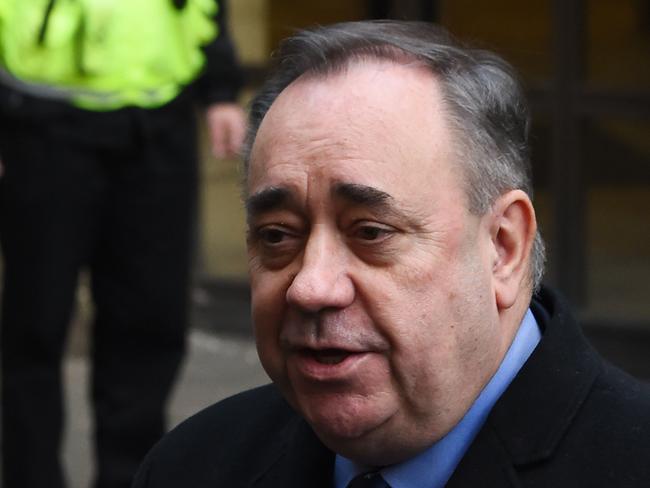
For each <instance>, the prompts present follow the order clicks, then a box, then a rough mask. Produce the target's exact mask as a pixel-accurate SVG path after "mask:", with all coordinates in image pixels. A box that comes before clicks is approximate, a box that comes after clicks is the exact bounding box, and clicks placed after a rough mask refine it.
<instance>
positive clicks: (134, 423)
mask: <svg viewBox="0 0 650 488" xmlns="http://www.w3.org/2000/svg"><path fill="white" fill-rule="evenodd" d="M225 7H226V6H225V5H224V2H223V1H221V0H220V1H218V2H216V1H214V0H114V1H110V2H106V1H100V0H90V1H84V2H70V1H55V0H3V2H2V3H1V4H0V159H1V160H2V167H3V175H2V178H1V179H0V243H1V245H2V253H3V256H4V271H3V274H4V275H3V279H4V284H3V286H4V288H3V297H2V323H1V334H2V336H1V344H2V345H1V353H2V443H3V445H2V461H3V481H4V484H3V486H4V487H5V488H15V487H21V488H30V487H38V488H43V487H49V488H59V487H62V486H64V475H63V472H62V467H61V463H60V447H61V435H62V419H63V405H62V401H63V398H62V384H61V363H62V354H63V351H64V346H65V341H66V335H67V330H68V325H69V322H70V317H71V313H72V310H73V304H74V301H75V300H74V298H75V289H76V286H77V279H78V275H79V271H80V269H82V268H84V267H87V268H88V269H89V270H90V274H91V290H92V296H93V301H94V306H95V319H94V327H93V329H92V346H91V352H92V402H93V406H94V421H95V443H96V458H97V475H96V482H95V486H96V487H97V488H118V487H126V486H129V484H130V480H131V478H132V476H133V474H134V472H135V469H136V467H137V465H138V464H139V462H140V461H141V459H142V457H143V455H144V454H145V453H146V451H147V450H148V449H149V448H150V447H151V446H152V445H153V444H154V443H155V441H156V440H157V439H158V438H159V437H160V436H161V435H162V434H163V431H164V406H165V402H166V399H167V397H168V394H169V392H170V388H171V386H172V384H173V381H174V378H175V376H176V373H177V370H178V367H179V363H180V361H181V359H182V357H183V352H184V338H185V331H186V318H187V317H186V312H187V309H188V282H189V277H190V262H191V259H190V255H191V244H192V239H191V234H192V226H193V222H194V217H193V210H194V209H195V197H196V191H197V159H198V151H197V132H196V125H197V121H196V107H197V106H201V107H202V108H203V109H204V110H205V115H206V119H207V125H208V130H209V133H210V139H211V144H212V149H213V153H214V155H215V156H217V157H224V156H232V155H234V154H235V153H237V152H238V151H239V149H240V145H241V142H242V139H243V137H244V132H245V119H244V115H243V112H242V110H241V108H240V107H239V106H238V105H237V104H236V103H235V99H236V96H237V93H238V90H239V88H240V87H241V84H242V76H241V72H240V69H239V67H238V65H237V62H236V57H235V53H234V50H233V46H232V44H231V41H230V40H229V36H228V31H227V27H226V22H225Z"/></svg>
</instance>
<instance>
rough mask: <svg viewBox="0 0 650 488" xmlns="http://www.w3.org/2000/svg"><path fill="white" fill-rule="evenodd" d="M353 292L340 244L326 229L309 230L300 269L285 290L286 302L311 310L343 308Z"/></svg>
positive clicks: (352, 298)
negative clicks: (310, 232)
mask: <svg viewBox="0 0 650 488" xmlns="http://www.w3.org/2000/svg"><path fill="white" fill-rule="evenodd" d="M354 293H355V291H354V284H353V282H352V280H351V278H350V276H349V269H348V262H347V257H346V252H345V249H344V246H343V244H342V243H339V242H337V240H336V238H335V237H334V236H328V235H327V231H321V232H318V231H316V232H312V235H311V236H310V238H309V240H308V241H307V244H306V247H305V250H304V254H303V259H302V262H301V266H300V269H299V270H298V273H297V274H296V276H295V277H294V278H293V280H292V282H291V285H290V286H289V289H288V290H287V294H286V299H287V303H288V304H289V305H292V306H294V307H297V308H299V309H301V310H302V311H305V312H311V313H313V312H319V311H321V310H323V309H327V308H345V307H347V306H348V305H350V304H351V303H352V302H353V301H354Z"/></svg>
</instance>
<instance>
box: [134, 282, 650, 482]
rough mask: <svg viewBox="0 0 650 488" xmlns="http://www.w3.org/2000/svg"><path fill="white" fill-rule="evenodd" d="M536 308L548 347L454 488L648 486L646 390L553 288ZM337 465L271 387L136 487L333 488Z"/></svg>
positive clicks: (543, 345)
mask: <svg viewBox="0 0 650 488" xmlns="http://www.w3.org/2000/svg"><path fill="white" fill-rule="evenodd" d="M531 308H532V310H533V313H534V315H535V317H536V319H537V321H538V323H539V324H540V327H541V328H542V329H543V330H542V332H543V336H542V340H541V342H540V344H539V345H538V347H537V349H536V350H535V351H534V352H533V354H532V355H531V357H530V358H529V360H528V361H527V362H526V364H525V365H524V367H523V368H522V369H521V370H520V372H519V374H518V375H517V376H516V378H515V379H514V380H513V382H512V383H511V385H510V386H509V387H508V389H507V390H506V392H505V393H504V394H503V395H502V397H501V398H500V399H499V400H498V401H497V403H496V404H495V406H494V407H493V409H492V411H491V412H490V415H489V416H488V419H487V421H486V423H485V425H484V426H483V428H482V429H481V431H480V432H479V434H478V435H477V437H476V439H475V440H474V442H473V443H472V445H471V446H470V448H469V450H468V451H467V453H466V454H465V456H464V457H463V459H462V460H461V462H460V464H459V465H458V467H457V468H456V471H455V472H454V474H453V476H452V478H451V480H450V481H449V483H448V485H447V486H449V487H478V486H486V487H513V488H514V487H554V488H555V487H650V387H649V386H648V385H646V384H642V383H640V382H638V381H636V380H635V379H633V378H631V377H630V376H628V375H627V374H625V373H623V372H622V371H620V370H618V369H616V368H615V367H613V366H611V365H609V364H608V363H606V362H605V361H603V360H602V359H601V358H600V356H599V355H598V354H597V353H596V352H595V351H594V349H592V347H591V346H590V345H589V344H588V343H587V342H586V340H585V339H584V337H583V336H582V334H581V332H580V330H579V328H578V326H577V324H576V323H575V321H574V319H573V318H572V317H571V315H570V314H569V312H568V309H567V307H566V305H565V304H564V303H563V302H562V301H561V299H559V298H558V297H557V296H555V295H554V294H553V293H552V292H550V291H549V290H547V289H543V290H542V291H541V292H540V294H539V295H537V296H536V298H535V299H534V300H533V302H532V304H531ZM333 465H334V453H332V452H331V451H329V450H328V449H327V448H326V447H325V446H324V445H323V444H322V443H321V442H320V441H319V440H318V438H317V437H316V436H315V434H314V433H313V431H312V430H311V428H310V427H309V425H308V424H307V423H306V422H305V421H304V420H303V419H302V418H301V417H299V416H298V415H297V414H296V413H295V412H294V411H293V410H292V409H291V408H290V407H289V406H288V405H287V403H286V402H285V401H284V400H283V398H282V396H281V395H280V394H279V392H278V391H277V390H276V388H275V387H274V386H271V385H269V386H264V387H261V388H257V389H254V390H251V391H247V392H244V393H242V394H239V395H237V396H234V397H232V398H229V399H227V400H224V401H222V402H220V403H218V404H216V405H213V406H212V407H209V408H208V409H206V410H204V411H203V412H201V413H199V414H197V415H195V416H194V417H192V418H190V419H189V420H187V421H186V422H184V423H183V424H181V425H180V426H179V427H177V428H176V429H175V430H173V431H172V432H171V433H170V434H168V435H167V436H166V437H165V438H164V439H163V440H162V441H161V442H160V443H159V444H158V445H157V446H156V447H155V448H154V449H153V450H152V452H151V453H150V454H149V455H148V457H147V458H146V460H145V462H144V464H143V466H142V467H141V469H140V472H139V473H138V475H137V476H136V480H135V484H134V488H145V487H149V488H172V487H174V488H178V487H184V488H208V487H212V488H214V487H222V486H223V487H229V488H237V487H242V488H243V487H251V488H252V487H255V488H271V487H273V488H277V487H282V488H293V487H295V488H320V487H322V488H331V483H332V472H333ZM422 488H425V487H422Z"/></svg>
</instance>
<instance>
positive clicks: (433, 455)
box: [334, 309, 541, 488]
mask: <svg viewBox="0 0 650 488" xmlns="http://www.w3.org/2000/svg"><path fill="white" fill-rule="evenodd" d="M540 339H541V332H540V329H539V326H538V324H537V321H536V320H535V317H533V314H532V312H531V311H530V309H529V310H528V311H527V312H526V315H524V318H523V320H522V322H521V325H520V326H519V329H518V331H517V334H516V335H515V338H514V340H513V341H512V344H511V345H510V348H509V349H508V352H506V355H505V356H504V358H503V361H502V362H501V365H500V366H499V368H498V369H497V371H496V373H494V376H492V379H490V381H489V382H488V384H487V385H485V387H484V388H483V390H482V391H481V393H480V394H479V396H478V397H477V398H476V400H475V401H474V403H473V404H472V406H471V407H470V409H469V410H468V411H467V413H466V414H465V416H464V417H463V418H462V419H461V420H460V422H458V424H456V426H455V427H454V428H453V429H452V430H451V431H449V432H448V433H447V435H445V436H444V437H443V438H442V439H440V440H439V441H437V442H436V443H435V444H433V445H432V446H431V447H430V448H429V449H427V450H426V451H423V452H422V453H420V454H418V455H417V456H416V457H414V458H411V459H408V460H406V461H404V462H402V463H400V464H396V465H393V466H389V467H387V468H384V469H382V470H381V475H382V476H383V477H384V479H385V480H386V481H387V482H388V484H390V486H391V487H392V488H415V487H417V488H439V487H443V486H444V485H445V484H446V483H447V481H448V480H449V478H450V477H451V475H452V474H453V472H454V470H455V469H456V466H457V465H458V463H459V462H460V460H461V459H462V457H463V455H464V454H465V452H466V451H467V449H468V448H469V446H470V445H471V443H472V441H473V440H474V437H476V434H478V432H479V430H480V429H481V427H482V426H483V423H484V422H485V419H486V418H487V416H488V414H489V413H490V410H491V409H492V407H493V406H494V404H495V403H496V401H497V400H498V399H499V397H500V396H501V395H502V394H503V392H504V391H505V390H506V388H507V387H508V385H509V384H510V382H511V381H512V380H513V379H514V377H515V376H516V375H517V373H518V372H519V370H520V369H521V367H522V366H523V365H524V363H525V362H526V360H527V359H528V357H529V356H530V355H531V354H532V352H533V350H534V349H535V347H536V346H537V344H538V343H539V341H540ZM364 471H369V468H368V467H365V466H360V465H358V464H356V463H354V462H353V461H351V460H349V459H347V458H344V457H343V456H339V455H337V456H336V461H335V464H334V488H345V487H346V486H347V485H348V483H349V482H350V481H351V480H352V478H354V477H355V476H356V475H357V474H359V473H362V472H364Z"/></svg>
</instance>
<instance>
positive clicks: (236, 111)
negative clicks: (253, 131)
mask: <svg viewBox="0 0 650 488" xmlns="http://www.w3.org/2000/svg"><path fill="white" fill-rule="evenodd" d="M205 115H206V119H207V123H208V132H209V136H210V144H211V148H212V154H213V155H214V157H215V158H217V159H222V158H226V157H234V156H237V155H239V153H240V151H241V148H242V145H243V143H244V137H245V135H246V116H245V115H244V111H243V110H242V108H241V107H240V106H239V105H237V104H236V103H216V104H214V105H211V106H209V107H208V109H207V110H206V114H205Z"/></svg>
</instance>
